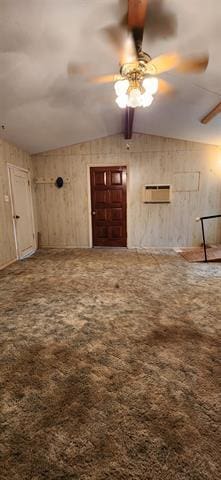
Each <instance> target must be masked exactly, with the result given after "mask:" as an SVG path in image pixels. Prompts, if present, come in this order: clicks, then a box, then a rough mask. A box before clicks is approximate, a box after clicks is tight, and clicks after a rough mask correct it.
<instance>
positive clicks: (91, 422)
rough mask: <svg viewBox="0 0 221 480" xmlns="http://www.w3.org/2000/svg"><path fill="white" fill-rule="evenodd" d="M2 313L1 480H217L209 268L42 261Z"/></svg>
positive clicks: (4, 289)
mask: <svg viewBox="0 0 221 480" xmlns="http://www.w3.org/2000/svg"><path fill="white" fill-rule="evenodd" d="M0 305H1V345H0V350H1V391H2V393H1V467H0V478H1V480H46V479H47V480H107V479H108V480H132V479H134V480H138V479H139V480H164V479H165V480H218V479H220V476H219V473H220V470H219V468H220V458H221V457H220V451H219V445H220V437H219V428H218V425H219V424H218V415H219V405H218V399H219V386H218V378H219V374H220V370H219V362H218V360H219V341H218V340H219V337H218V332H219V330H218V323H219V321H220V318H221V266H220V265H219V264H218V265H216V264H209V265H204V264H202V265H201V264H189V263H187V262H185V260H184V259H183V258H182V257H180V256H179V255H176V254H169V253H168V254H165V253H164V254H163V253H161V254H157V252H155V253H154V254H148V253H146V254H144V253H142V252H141V253H137V252H127V251H126V250H122V252H121V251H119V250H107V251H105V250H93V251H91V250H73V251H71V250H67V251H53V250H52V251H48V252H47V251H42V252H39V253H38V254H36V255H35V256H34V257H32V258H30V259H28V260H25V261H22V262H19V263H17V264H14V265H12V266H10V267H8V268H7V269H5V270H4V271H2V272H0Z"/></svg>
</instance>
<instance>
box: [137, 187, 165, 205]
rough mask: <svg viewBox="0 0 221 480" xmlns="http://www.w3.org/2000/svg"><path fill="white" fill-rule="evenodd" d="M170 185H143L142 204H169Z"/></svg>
mask: <svg viewBox="0 0 221 480" xmlns="http://www.w3.org/2000/svg"><path fill="white" fill-rule="evenodd" d="M170 194H171V186H170V185H144V189H143V202H144V203H170Z"/></svg>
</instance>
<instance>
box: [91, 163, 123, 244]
mask: <svg viewBox="0 0 221 480" xmlns="http://www.w3.org/2000/svg"><path fill="white" fill-rule="evenodd" d="M122 166H124V167H126V169H127V177H126V178H127V197H126V198H127V209H126V211H127V217H126V222H127V247H126V248H128V220H129V218H128V210H129V209H128V201H129V181H128V178H129V170H130V168H129V164H128V162H125V161H124V162H122V163H120V161H118V162H116V163H112V162H110V163H109V162H108V163H106V164H104V163H89V164H88V165H87V192H88V228H89V232H88V233H89V239H88V240H89V248H93V238H92V237H93V235H92V218H91V211H92V205H91V175H90V170H91V167H104V168H106V167H122Z"/></svg>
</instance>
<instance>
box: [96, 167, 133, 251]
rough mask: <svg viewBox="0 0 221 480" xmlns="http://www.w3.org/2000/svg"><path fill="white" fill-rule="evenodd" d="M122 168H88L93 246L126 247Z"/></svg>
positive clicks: (125, 191) (125, 192)
mask: <svg viewBox="0 0 221 480" xmlns="http://www.w3.org/2000/svg"><path fill="white" fill-rule="evenodd" d="M126 171H127V169H126V167H119V166H116V167H91V169H90V173H91V206H92V212H91V214H92V233H93V246H94V247H95V246H97V247H101V246H104V247H126V246H127V224H126V215H127V212H126V208H127V189H126Z"/></svg>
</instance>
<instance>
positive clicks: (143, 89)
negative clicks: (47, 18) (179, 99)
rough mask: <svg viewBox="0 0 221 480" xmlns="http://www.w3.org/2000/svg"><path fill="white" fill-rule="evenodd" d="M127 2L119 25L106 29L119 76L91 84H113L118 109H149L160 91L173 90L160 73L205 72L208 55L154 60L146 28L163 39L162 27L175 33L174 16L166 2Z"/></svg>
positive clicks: (70, 70)
mask: <svg viewBox="0 0 221 480" xmlns="http://www.w3.org/2000/svg"><path fill="white" fill-rule="evenodd" d="M122 1H123V2H124V3H125V0H121V3H122ZM126 3H127V12H126V15H124V16H123V19H122V20H121V21H120V23H119V24H117V25H111V26H108V27H106V28H104V29H103V34H104V35H105V37H106V39H107V40H108V41H109V42H110V43H111V44H112V45H113V46H114V47H115V49H116V50H117V53H118V58H119V64H120V71H119V73H118V74H114V75H104V76H99V77H95V78H93V79H90V81H92V82H94V83H98V84H102V83H110V82H113V83H114V87H115V91H116V95H117V97H116V103H117V104H118V106H119V107H120V108H126V107H127V108H129V109H134V108H136V107H148V106H150V105H151V103H152V102H153V99H154V95H155V94H156V93H157V92H159V93H170V92H171V91H173V87H172V86H171V85H170V84H169V83H168V82H166V81H165V80H163V79H158V76H159V75H160V74H162V73H165V72H168V71H171V70H175V71H176V72H179V73H201V72H204V71H205V70H206V68H207V65H208V62H209V56H208V54H202V55H200V56H198V57H189V58H185V57H183V56H181V55H180V54H179V53H169V54H164V55H160V56H158V57H156V58H154V59H152V58H151V57H150V55H149V54H148V53H145V52H144V51H143V50H142V43H143V35H144V29H145V28H147V30H148V29H149V30H148V31H150V32H151V29H152V32H153V34H152V36H153V37H154V35H155V37H156V36H157V35H158V36H160V32H161V30H162V29H163V26H164V27H166V28H164V29H163V30H164V31H165V32H167V34H168V35H169V34H174V31H175V23H174V15H173V14H170V13H168V12H165V11H163V10H162V3H163V0H127V2H126ZM151 9H152V10H151ZM157 9H158V12H159V18H158V17H157ZM148 10H149V11H150V20H149V23H148V22H147V19H148ZM171 15H172V16H171ZM158 22H159V23H158ZM68 73H69V75H73V74H75V73H76V65H75V64H73V63H70V64H69V65H68ZM78 73H79V72H78ZM133 113H134V112H133Z"/></svg>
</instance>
